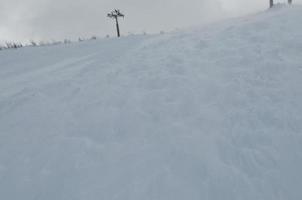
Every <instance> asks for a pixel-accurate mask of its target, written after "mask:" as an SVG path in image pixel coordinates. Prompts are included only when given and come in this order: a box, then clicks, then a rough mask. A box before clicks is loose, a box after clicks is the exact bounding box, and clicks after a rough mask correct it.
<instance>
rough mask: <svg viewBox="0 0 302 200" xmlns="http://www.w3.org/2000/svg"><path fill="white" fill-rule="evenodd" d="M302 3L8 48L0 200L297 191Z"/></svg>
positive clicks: (148, 199) (215, 198)
mask: <svg viewBox="0 0 302 200" xmlns="http://www.w3.org/2000/svg"><path fill="white" fill-rule="evenodd" d="M301 19H302V7H301V6H293V7H287V6H284V7H276V8H275V9H272V10H269V11H266V12H263V13H259V14H257V15H253V16H247V17H244V18H240V19H232V20H227V21H223V22H220V23H216V24H214V25H210V26H207V27H203V28H198V29H194V30H187V31H182V32H176V33H169V34H165V35H159V36H129V37H125V38H122V39H104V40H98V41H89V42H84V43H78V44H71V45H61V46H53V47H36V48H30V47H28V48H23V49H19V50H8V51H1V52H0V199H3V200H4V199H5V200H20V199H22V200H34V199H37V200H99V199H103V200H113V199H115V200H184V199H188V200H197V199H198V200H200V199H202V200H207V199H208V200H222V199H223V200H236V199H237V200H243V199H244V200H300V199H302V190H301V187H302V171H301V169H302V87H301V86H302V26H301Z"/></svg>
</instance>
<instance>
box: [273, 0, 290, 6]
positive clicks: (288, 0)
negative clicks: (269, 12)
mask: <svg viewBox="0 0 302 200" xmlns="http://www.w3.org/2000/svg"><path fill="white" fill-rule="evenodd" d="M287 2H288V4H292V3H293V0H287ZM273 6H274V0H269V7H270V8H272V7H273Z"/></svg>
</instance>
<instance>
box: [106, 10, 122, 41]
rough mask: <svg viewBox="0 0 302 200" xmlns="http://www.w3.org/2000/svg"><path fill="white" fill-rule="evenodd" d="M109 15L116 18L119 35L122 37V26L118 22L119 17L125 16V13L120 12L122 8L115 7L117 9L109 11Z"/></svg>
mask: <svg viewBox="0 0 302 200" xmlns="http://www.w3.org/2000/svg"><path fill="white" fill-rule="evenodd" d="M107 17H109V18H112V19H115V23H116V31H117V37H120V36H121V34H120V27H119V24H118V18H119V17H123V18H124V17H125V15H124V14H122V13H121V12H120V10H117V9H115V10H113V11H111V12H110V13H108V14H107Z"/></svg>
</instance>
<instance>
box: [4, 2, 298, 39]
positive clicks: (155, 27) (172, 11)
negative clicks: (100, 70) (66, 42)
mask: <svg viewBox="0 0 302 200" xmlns="http://www.w3.org/2000/svg"><path fill="white" fill-rule="evenodd" d="M278 1H279V2H282V1H283V2H284V1H286V0H278ZM296 1H299V2H301V1H302V0H296ZM294 2H295V0H294ZM267 6H268V0H0V41H6V40H14V41H22V42H24V41H28V40H30V39H34V40H51V39H55V40H62V39H64V38H70V39H76V38H78V37H90V36H92V35H97V36H105V35H107V34H109V35H114V34H115V27H114V22H113V21H112V20H110V19H109V18H107V17H106V14H107V13H108V12H109V11H111V10H112V9H113V8H119V9H120V10H121V11H122V12H123V13H124V14H125V15H126V18H125V19H124V20H121V22H120V25H121V30H122V34H128V33H129V32H132V33H142V32H143V31H145V32H147V33H156V32H159V31H160V30H164V31H169V30H173V29H175V28H183V27H188V26H192V25H198V24H202V23H205V22H209V21H211V20H214V19H219V18H224V17H226V16H228V15H243V14H246V13H251V12H256V11H259V10H264V9H266V8H267Z"/></svg>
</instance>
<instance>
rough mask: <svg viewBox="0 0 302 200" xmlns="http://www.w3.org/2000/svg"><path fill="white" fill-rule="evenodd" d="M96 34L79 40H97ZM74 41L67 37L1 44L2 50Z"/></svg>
mask: <svg viewBox="0 0 302 200" xmlns="http://www.w3.org/2000/svg"><path fill="white" fill-rule="evenodd" d="M96 39H97V37H96V36H92V37H91V38H82V37H79V39H78V42H83V41H88V40H96ZM70 43H72V41H71V40H69V39H65V40H63V41H55V40H52V41H48V42H45V41H39V42H37V41H34V40H30V41H29V43H28V44H22V43H20V42H5V44H3V45H1V44H0V50H7V49H19V48H22V47H41V46H52V45H60V44H70Z"/></svg>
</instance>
